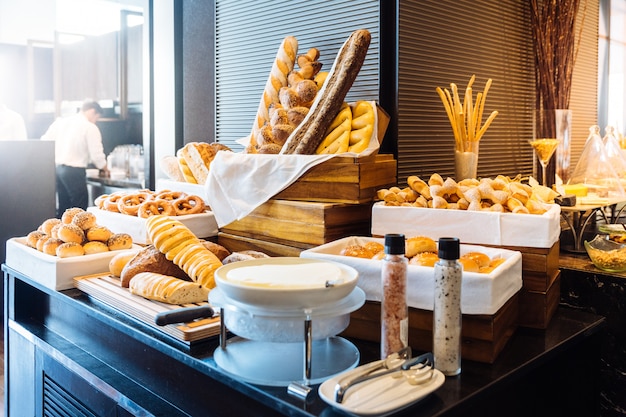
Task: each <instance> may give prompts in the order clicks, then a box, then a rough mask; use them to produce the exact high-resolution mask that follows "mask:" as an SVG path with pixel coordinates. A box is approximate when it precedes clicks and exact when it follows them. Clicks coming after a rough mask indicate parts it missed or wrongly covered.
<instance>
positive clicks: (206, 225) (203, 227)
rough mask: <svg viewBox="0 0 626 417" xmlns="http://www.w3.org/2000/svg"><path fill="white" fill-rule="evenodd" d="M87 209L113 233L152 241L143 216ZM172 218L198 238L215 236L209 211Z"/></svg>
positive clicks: (214, 224) (215, 226)
mask: <svg viewBox="0 0 626 417" xmlns="http://www.w3.org/2000/svg"><path fill="white" fill-rule="evenodd" d="M87 211H90V212H92V213H93V214H94V215H95V216H96V219H97V221H98V224H99V225H101V226H106V227H108V228H109V229H111V231H112V232H113V233H128V234H129V235H130V236H131V237H132V238H133V242H134V243H137V244H139V245H149V244H150V243H152V242H151V240H150V237H149V236H148V230H147V228H146V219H144V218H141V217H137V216H129V215H127V214H121V213H115V212H112V211H107V210H100V209H99V208H97V207H89V208H87ZM173 218H175V219H176V220H178V221H180V222H181V223H182V224H184V225H185V226H187V227H188V228H189V230H191V231H192V232H193V234H195V235H196V237H198V238H200V239H203V238H207V237H213V236H217V231H218V229H217V222H216V221H215V216H214V215H213V213H212V212H210V211H207V212H205V213H201V214H188V215H184V216H174V217H173Z"/></svg>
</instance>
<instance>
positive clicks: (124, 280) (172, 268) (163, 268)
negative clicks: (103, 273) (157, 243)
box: [120, 245, 191, 288]
mask: <svg viewBox="0 0 626 417" xmlns="http://www.w3.org/2000/svg"><path fill="white" fill-rule="evenodd" d="M141 272H158V273H160V274H164V275H169V276H173V277H175V278H178V279H182V280H186V281H190V280H191V278H189V275H187V274H186V273H185V271H183V270H182V269H180V267H178V266H177V265H176V264H175V263H174V262H172V261H170V260H168V259H167V258H166V256H165V255H164V254H163V253H161V251H159V250H158V249H157V248H155V247H154V245H148V246H146V247H145V248H143V249H141V250H140V251H139V252H137V254H135V256H134V257H132V258H131V259H130V260H129V261H128V263H127V264H126V265H125V266H124V268H123V269H122V272H121V273H120V280H121V284H122V287H124V288H128V284H129V283H130V280H131V279H133V277H134V276H135V275H137V274H139V273H141Z"/></svg>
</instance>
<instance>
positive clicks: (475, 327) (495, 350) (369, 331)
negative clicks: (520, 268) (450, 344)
mask: <svg viewBox="0 0 626 417" xmlns="http://www.w3.org/2000/svg"><path fill="white" fill-rule="evenodd" d="M518 312H519V296H518V294H516V295H514V296H513V297H511V298H510V299H509V301H507V302H506V304H505V305H504V306H502V307H501V308H500V310H498V311H497V312H496V314H494V315H468V314H464V315H463V319H462V320H463V322H462V325H461V326H462V327H461V335H462V339H463V344H462V348H461V356H462V357H463V358H465V359H469V360H474V361H478V362H485V363H492V362H493V361H494V360H495V359H496V357H497V356H498V354H499V353H500V352H501V351H502V349H503V348H504V346H505V345H506V343H507V342H508V340H509V339H510V338H511V336H512V335H513V334H514V333H515V329H516V328H517V317H518ZM432 322H433V318H432V311H428V310H421V309H416V308H409V344H410V345H411V347H413V348H414V349H417V350H420V351H429V350H432ZM343 334H344V335H345V336H348V337H355V338H357V339H363V340H369V341H374V342H380V303H378V302H374V301H367V302H366V303H365V305H364V306H363V307H361V308H360V309H359V310H357V311H355V312H353V313H352V314H351V315H350V325H349V326H348V328H347V329H346V330H345V331H344V332H343Z"/></svg>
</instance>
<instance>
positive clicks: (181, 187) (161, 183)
mask: <svg viewBox="0 0 626 417" xmlns="http://www.w3.org/2000/svg"><path fill="white" fill-rule="evenodd" d="M164 190H171V191H182V192H183V193H187V194H193V195H197V196H198V197H200V198H202V199H203V200H204V203H205V204H206V205H209V200H208V199H207V195H206V189H205V188H204V185H200V184H192V183H190V182H180V181H174V180H170V179H164V178H160V179H158V180H157V183H156V191H157V192H160V191H164Z"/></svg>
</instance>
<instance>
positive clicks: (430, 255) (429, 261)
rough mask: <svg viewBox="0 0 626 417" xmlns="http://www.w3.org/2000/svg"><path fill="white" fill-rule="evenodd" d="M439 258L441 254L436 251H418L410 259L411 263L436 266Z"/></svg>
mask: <svg viewBox="0 0 626 417" xmlns="http://www.w3.org/2000/svg"><path fill="white" fill-rule="evenodd" d="M438 260H439V256H437V254H436V253H434V252H422V253H418V254H417V255H415V256H414V257H412V258H411V259H410V260H409V264H410V265H419V266H430V267H433V266H435V263H437V261H438Z"/></svg>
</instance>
